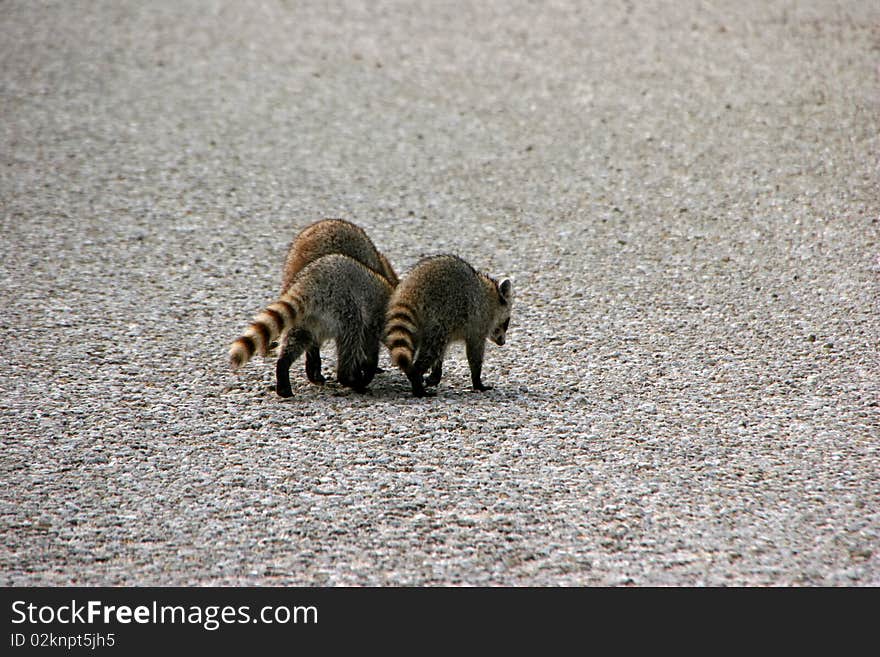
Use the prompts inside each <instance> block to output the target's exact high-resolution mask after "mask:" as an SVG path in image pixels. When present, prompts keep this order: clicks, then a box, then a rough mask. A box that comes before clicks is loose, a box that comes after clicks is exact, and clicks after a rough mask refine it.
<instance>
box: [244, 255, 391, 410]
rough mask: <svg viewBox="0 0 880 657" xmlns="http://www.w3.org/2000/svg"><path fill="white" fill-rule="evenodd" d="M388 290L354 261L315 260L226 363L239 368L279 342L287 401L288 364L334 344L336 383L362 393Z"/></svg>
mask: <svg viewBox="0 0 880 657" xmlns="http://www.w3.org/2000/svg"><path fill="white" fill-rule="evenodd" d="M392 290H393V288H392V287H391V284H390V283H389V282H388V280H387V279H386V278H385V277H384V276H381V275H379V274H377V273H376V272H375V271H373V270H372V269H369V268H367V267H365V266H364V265H363V264H361V263H360V262H358V261H357V260H354V259H353V258H349V257H348V256H345V255H340V254H331V255H326V256H324V257H322V258H318V259H317V260H315V261H314V262H312V263H310V264H308V265H306V267H305V268H304V269H303V270H302V271H300V273H299V274H298V275H297V276H296V278H295V279H294V281H293V283H292V284H291V286H290V287H289V288H288V289H287V290H286V291H285V292H284V294H282V295H281V297H280V298H279V299H278V300H277V301H275V302H274V303H271V304H269V305H268V306H267V307H266V308H265V309H264V310H263V311H262V312H261V313H260V314H259V315H257V316H256V317H255V318H254V321H253V323H252V324H251V325H250V326H249V327H248V328H247V329H245V331H244V333H242V335H241V336H240V337H239V338H238V339H236V340H235V341H234V342H233V343H232V345H231V346H230V348H229V361H230V364H231V365H232V368H233V369H238V368H239V367H241V366H242V365H244V364H245V363H247V362H248V360H250V358H251V356H253V355H254V353H259V354H261V355H265V354H266V352H267V351H268V349H269V345H270V343H271V342H272V340H274V339H276V338H280V339H279V350H278V351H279V358H278V361H277V363H276V365H275V391H276V392H277V393H278V395H279V396H281V397H291V396H292V395H293V392H292V391H291V388H290V366H291V364H292V363H293V362H294V361H295V360H296V359H297V358H299V357H300V355H302V353H303V352H304V351H307V350H310V349H314V350H316V351H317V350H318V349H319V348H320V346H321V345H322V344H323V343H324V342H326V341H327V340H330V339H335V340H336V351H337V355H338V366H337V379H338V380H339V383H341V384H342V385H344V386H347V387H350V388H353V389H354V390H356V391H358V392H364V391H365V390H366V387H367V386H368V385H369V383H370V382H371V381H372V380H373V376H374V375H375V373H376V365H377V364H378V362H379V345H380V344H381V338H382V330H383V327H384V320H385V310H386V308H387V305H388V299H389V297H390V296H391V292H392Z"/></svg>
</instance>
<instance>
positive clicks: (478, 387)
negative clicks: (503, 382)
mask: <svg viewBox="0 0 880 657" xmlns="http://www.w3.org/2000/svg"><path fill="white" fill-rule="evenodd" d="M492 388H494V386H487V385H483V384H482V383H478V384H475V385H474V392H486V391H487V390H491V389H492Z"/></svg>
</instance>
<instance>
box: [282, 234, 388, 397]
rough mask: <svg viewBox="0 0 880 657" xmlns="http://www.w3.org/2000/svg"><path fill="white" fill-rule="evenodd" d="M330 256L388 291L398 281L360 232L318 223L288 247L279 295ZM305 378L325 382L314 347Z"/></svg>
mask: <svg viewBox="0 0 880 657" xmlns="http://www.w3.org/2000/svg"><path fill="white" fill-rule="evenodd" d="M331 253H340V254H342V255H347V256H349V257H350V258H354V259H355V260H357V261H358V262H360V263H361V264H362V265H364V266H365V267H367V268H369V269H372V270H373V271H374V272H376V273H377V274H380V275H382V276H384V277H385V278H386V279H387V280H388V282H389V283H390V284H391V286H392V287H396V286H397V283H398V280H399V279H398V278H397V274H396V273H395V271H394V268H393V267H392V266H391V263H390V262H388V259H387V258H386V257H385V256H384V255H382V253H381V252H380V251H379V250H378V249H377V248H376V247H375V245H374V244H373V241H372V240H371V239H370V238H369V236H368V235H367V233H366V232H365V231H364V229H363V228H361V227H360V226H357V225H355V224H353V223H351V222H350V221H345V220H344V219H322V220H321V221H316V222H315V223H313V224H310V225H308V226H306V227H305V228H303V229H302V231H301V232H300V233H299V234H298V235H297V236H296V237H295V238H294V239H293V241H292V242H291V243H290V247H289V248H288V251H287V258H286V260H285V262H284V272H283V274H282V276H281V292H280V294H284V293H285V292H286V291H287V289H288V288H289V287H290V286H291V284H292V283H293V281H294V279H295V278H296V276H297V274H299V272H300V271H302V269H303V268H304V267H305V266H306V265H308V264H309V263H310V262H313V261H315V260H317V259H318V258H320V257H321V256H325V255H330V254H331ZM301 339H302V340H305V336H301ZM306 377H307V378H308V380H309V381H311V382H312V383H317V384H322V383H324V381H325V379H324V377H323V375H322V374H321V351H320V349H319V347H317V346H312V347H309V348H308V349H307V350H306Z"/></svg>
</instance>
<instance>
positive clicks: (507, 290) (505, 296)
mask: <svg viewBox="0 0 880 657" xmlns="http://www.w3.org/2000/svg"><path fill="white" fill-rule="evenodd" d="M512 294H513V283H511V282H510V279H509V278H505V279H504V280H503V281H501V282H500V283H498V295H499V296H500V297H501V301H503V302H504V303H510V297H511V295H512Z"/></svg>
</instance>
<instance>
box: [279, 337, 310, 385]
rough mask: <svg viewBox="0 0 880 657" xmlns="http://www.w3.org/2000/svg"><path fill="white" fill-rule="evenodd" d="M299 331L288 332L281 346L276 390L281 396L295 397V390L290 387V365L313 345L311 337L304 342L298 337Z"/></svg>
mask: <svg viewBox="0 0 880 657" xmlns="http://www.w3.org/2000/svg"><path fill="white" fill-rule="evenodd" d="M297 333H299V332H298V331H296V332H291V333H290V334H288V335H287V337H286V338H285V339H284V341H283V342H282V343H281V345H280V347H279V349H280V351H281V356H280V357H279V358H278V362H276V363H275V392H276V393H277V394H278V396H279V397H293V391H292V390H291V389H290V366H291V365H292V364H293V362H294V361H295V360H296V359H297V358H299V357H300V356H302V353H303V351H305V350H306V348H307V347H309V346H310V345H311V339H310V340H309V341H308V342H302V341H300V340H299V339H297V335H296V334H297ZM307 335H308V334H307ZM300 337H302V336H300Z"/></svg>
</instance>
